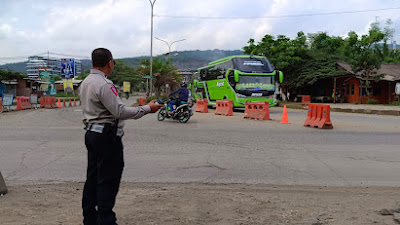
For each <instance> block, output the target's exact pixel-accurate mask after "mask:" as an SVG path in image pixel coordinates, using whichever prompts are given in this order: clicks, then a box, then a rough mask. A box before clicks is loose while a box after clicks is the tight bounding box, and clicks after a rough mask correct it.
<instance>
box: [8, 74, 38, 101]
mask: <svg viewBox="0 0 400 225" xmlns="http://www.w3.org/2000/svg"><path fill="white" fill-rule="evenodd" d="M0 83H2V84H4V85H5V89H4V94H12V95H13V96H14V97H15V96H29V95H30V94H32V93H37V94H38V95H41V93H42V92H41V91H40V85H41V84H43V83H46V82H44V81H40V80H36V79H31V78H23V79H15V80H9V81H1V82H0Z"/></svg>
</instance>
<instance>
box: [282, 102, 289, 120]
mask: <svg viewBox="0 0 400 225" xmlns="http://www.w3.org/2000/svg"><path fill="white" fill-rule="evenodd" d="M280 123H283V124H289V119H288V116H287V109H286V105H284V106H283V113H282V120H281V122H280Z"/></svg>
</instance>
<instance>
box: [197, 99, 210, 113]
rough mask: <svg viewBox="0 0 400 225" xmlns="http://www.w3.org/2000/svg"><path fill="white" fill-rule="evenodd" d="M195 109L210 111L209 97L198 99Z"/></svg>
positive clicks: (202, 111) (204, 111)
mask: <svg viewBox="0 0 400 225" xmlns="http://www.w3.org/2000/svg"><path fill="white" fill-rule="evenodd" d="M195 111H196V112H201V113H208V106H207V99H197V100H196V110H195Z"/></svg>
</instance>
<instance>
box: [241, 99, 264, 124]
mask: <svg viewBox="0 0 400 225" xmlns="http://www.w3.org/2000/svg"><path fill="white" fill-rule="evenodd" d="M244 118H250V119H257V120H269V119H270V117H269V103H268V102H246V104H245V109H244Z"/></svg>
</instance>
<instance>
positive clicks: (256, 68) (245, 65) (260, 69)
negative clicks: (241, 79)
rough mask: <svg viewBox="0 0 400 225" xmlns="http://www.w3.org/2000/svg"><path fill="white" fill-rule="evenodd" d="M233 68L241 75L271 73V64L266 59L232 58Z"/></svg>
mask: <svg viewBox="0 0 400 225" xmlns="http://www.w3.org/2000/svg"><path fill="white" fill-rule="evenodd" d="M232 61H233V65H234V68H235V69H237V70H239V71H241V72H243V73H272V72H273V71H274V70H273V69H272V66H271V64H270V63H269V61H268V60H267V59H262V58H261V59H258V58H254V59H252V58H234V59H232Z"/></svg>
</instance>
